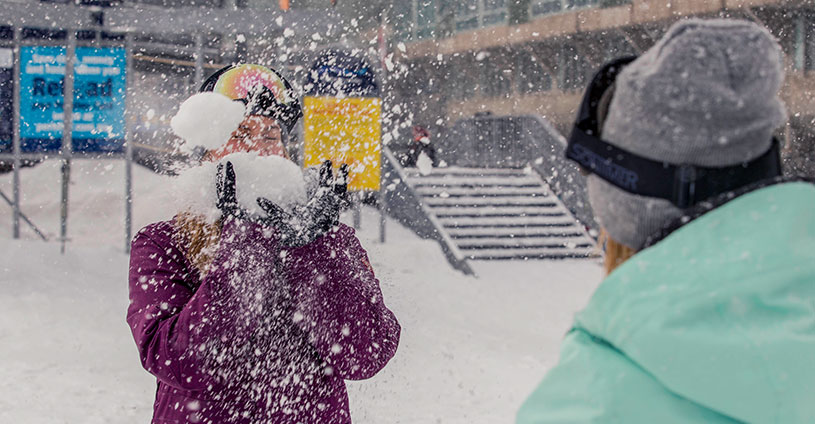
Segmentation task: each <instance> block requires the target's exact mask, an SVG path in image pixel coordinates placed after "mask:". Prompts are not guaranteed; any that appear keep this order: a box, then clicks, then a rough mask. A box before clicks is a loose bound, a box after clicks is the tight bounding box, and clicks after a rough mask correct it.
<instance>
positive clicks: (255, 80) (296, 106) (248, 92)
mask: <svg viewBox="0 0 815 424" xmlns="http://www.w3.org/2000/svg"><path fill="white" fill-rule="evenodd" d="M200 91H202V92H203V91H212V92H215V93H219V94H223V95H224V96H227V97H229V98H230V99H232V100H236V101H241V102H243V103H244V104H245V105H246V114H247V115H263V116H269V117H272V118H275V119H277V120H278V121H280V122H281V126H282V127H284V129H285V130H286V131H288V132H291V131H292V130H293V129H294V125H295V124H296V123H297V120H298V119H300V117H301V116H302V114H303V113H302V110H301V108H300V102H299V101H298V100H297V98H296V97H295V95H294V90H293V89H292V87H291V85H290V84H289V82H288V81H286V80H285V79H284V78H283V77H282V76H280V74H278V73H277V72H275V71H274V70H272V69H269V68H267V67H265V66H260V65H253V64H242V65H230V66H227V67H225V68H222V69H220V70H218V71H217V72H215V73H214V74H213V75H212V76H210V77H209V78H208V79H207V81H206V82H204V84H203V85H202V86H201V89H200Z"/></svg>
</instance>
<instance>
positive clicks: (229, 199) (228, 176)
mask: <svg viewBox="0 0 815 424" xmlns="http://www.w3.org/2000/svg"><path fill="white" fill-rule="evenodd" d="M215 193H216V195H217V197H218V200H217V202H216V203H215V205H216V206H217V207H218V209H220V210H221V214H222V215H223V217H224V218H226V217H229V216H233V217H236V218H243V217H245V216H246V212H245V211H244V210H243V209H242V208H241V207H240V206H239V205H238V197H237V194H236V191H235V168H233V167H232V162H229V161H226V166H224V164H223V163H219V164H218V173H217V174H216V181H215Z"/></svg>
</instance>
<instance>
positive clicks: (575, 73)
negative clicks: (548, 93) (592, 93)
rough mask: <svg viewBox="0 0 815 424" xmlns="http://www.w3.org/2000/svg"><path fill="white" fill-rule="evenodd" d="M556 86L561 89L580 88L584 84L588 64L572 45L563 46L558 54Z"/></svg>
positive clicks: (586, 78) (589, 70)
mask: <svg viewBox="0 0 815 424" xmlns="http://www.w3.org/2000/svg"><path fill="white" fill-rule="evenodd" d="M556 72H557V73H558V76H559V78H558V87H560V89H561V90H563V91H573V90H580V89H582V88H583V86H585V85H586V81H587V80H588V74H589V73H590V72H591V69H589V64H588V63H587V62H586V59H585V58H583V55H581V54H579V52H578V51H577V49H576V48H574V47H573V46H568V45H567V46H563V48H562V49H561V51H560V53H559V54H558V68H557V70H556Z"/></svg>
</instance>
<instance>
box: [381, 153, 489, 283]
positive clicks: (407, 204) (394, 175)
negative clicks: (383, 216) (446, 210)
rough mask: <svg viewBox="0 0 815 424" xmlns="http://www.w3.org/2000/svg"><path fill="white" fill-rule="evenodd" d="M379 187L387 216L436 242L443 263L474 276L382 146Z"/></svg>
mask: <svg viewBox="0 0 815 424" xmlns="http://www.w3.org/2000/svg"><path fill="white" fill-rule="evenodd" d="M382 159H383V161H382V162H383V163H382V165H383V186H382V190H384V191H385V198H386V199H387V200H386V202H387V207H388V210H387V212H388V214H389V215H391V216H392V217H394V218H396V219H397V220H398V221H399V222H401V223H402V224H403V225H405V226H407V227H409V228H410V229H412V230H413V231H415V232H416V233H417V234H418V235H419V236H421V237H424V238H432V239H435V240H436V241H438V242H439V245H440V246H441V249H442V252H444V255H445V257H447V261H448V262H450V265H452V266H453V267H454V268H456V269H458V270H459V271H461V272H463V273H464V274H466V275H473V276H474V275H475V272H474V271H473V269H472V268H471V267H470V265H469V264H468V263H467V258H466V257H465V256H464V254H463V253H462V252H461V250H459V248H458V246H457V245H456V244H455V242H453V239H452V238H450V235H449V234H447V232H446V231H445V230H444V227H443V226H442V225H441V222H439V220H438V219H437V218H436V216H435V215H434V214H433V213H432V212H431V211H430V209H429V208H428V206H427V205H425V204H424V202H422V200H421V196H419V195H418V194H417V193H416V191H415V190H414V189H413V187H412V186H411V185H410V184H409V183H408V178H409V177H408V175H407V173H406V172H405V170H404V168H402V165H401V164H400V163H399V161H398V160H397V159H396V156H395V155H394V154H393V152H391V150H390V149H389V148H388V147H387V146H382Z"/></svg>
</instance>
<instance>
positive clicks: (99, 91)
mask: <svg viewBox="0 0 815 424" xmlns="http://www.w3.org/2000/svg"><path fill="white" fill-rule="evenodd" d="M65 57H66V49H65V47H23V48H22V49H21V50H20V65H21V66H20V138H21V149H22V151H24V152H43V151H46V152H47V151H55V150H59V149H60V148H61V147H62V129H63V125H64V124H63V122H62V118H63V109H62V108H63V93H64V84H65V78H64V75H65ZM125 70H126V67H125V50H124V49H123V48H117V47H114V48H94V47H77V49H76V60H75V61H74V103H73V115H72V118H73V131H72V139H71V145H72V146H71V147H72V150H73V151H74V152H121V151H122V150H123V147H124V137H125V92H126V86H127V79H126V75H125Z"/></svg>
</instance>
